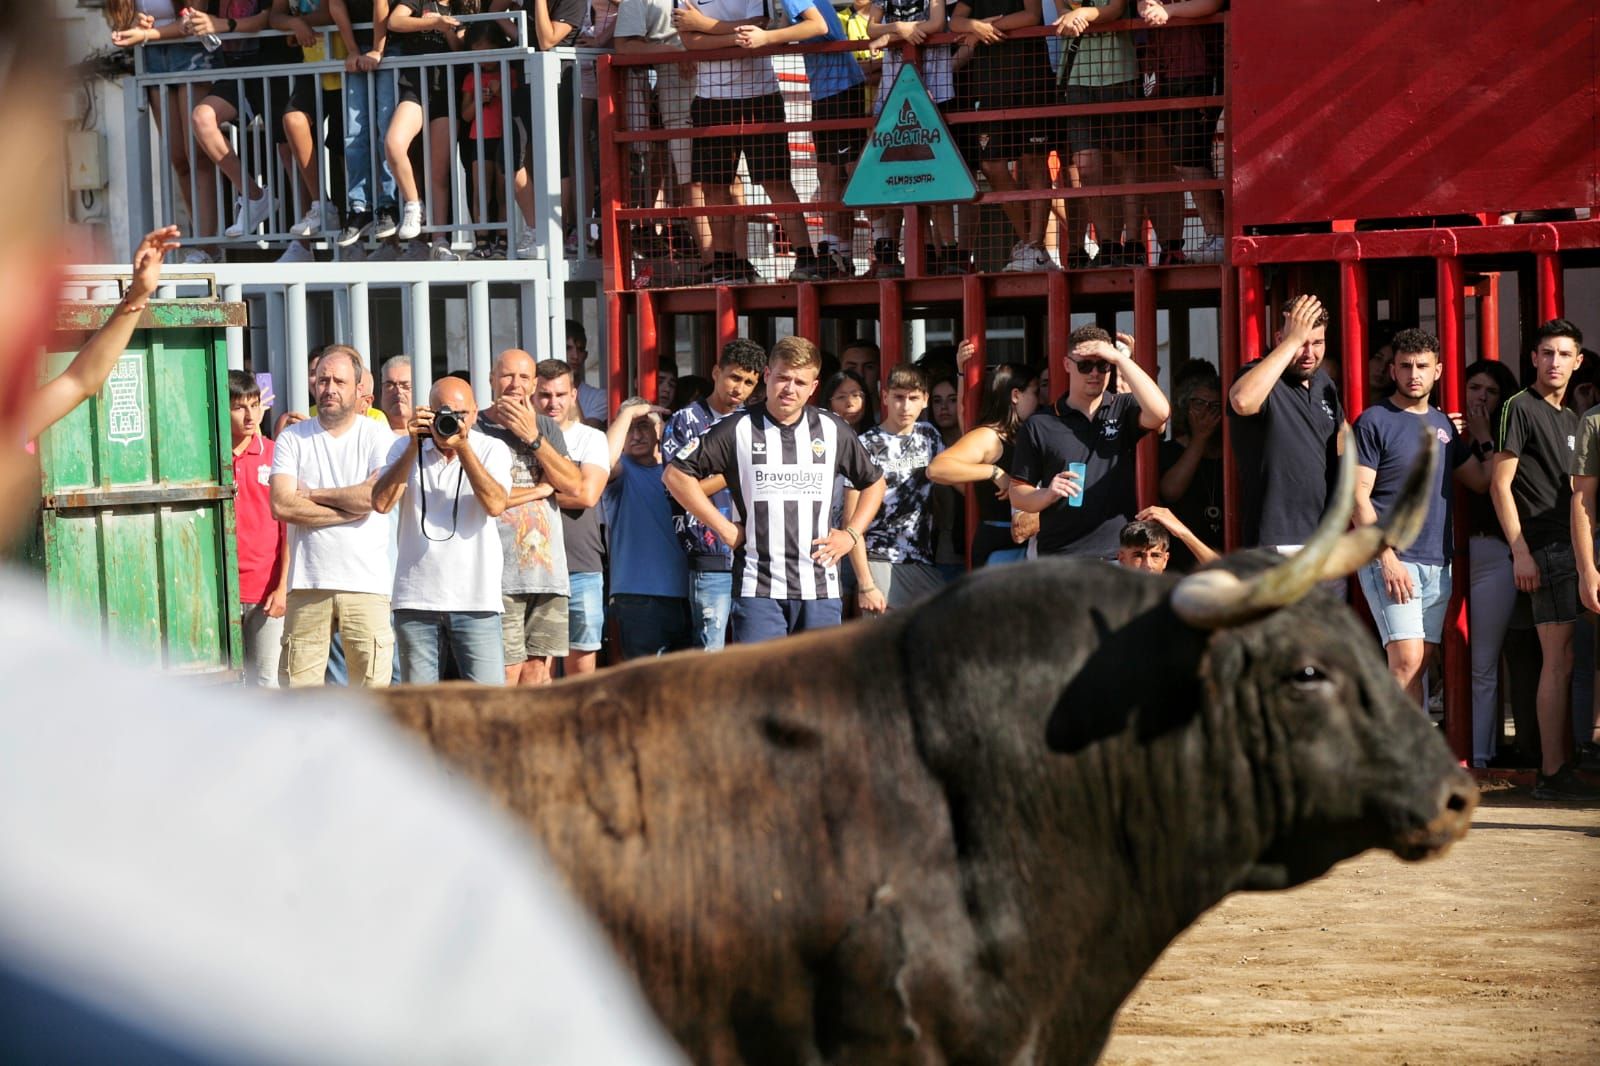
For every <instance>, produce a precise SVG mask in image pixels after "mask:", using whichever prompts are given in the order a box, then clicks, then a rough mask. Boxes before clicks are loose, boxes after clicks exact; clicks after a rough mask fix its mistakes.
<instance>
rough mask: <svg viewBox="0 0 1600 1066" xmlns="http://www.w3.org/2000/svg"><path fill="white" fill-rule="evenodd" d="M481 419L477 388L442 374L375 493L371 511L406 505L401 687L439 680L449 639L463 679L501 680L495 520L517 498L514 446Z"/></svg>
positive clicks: (397, 583) (398, 589)
mask: <svg viewBox="0 0 1600 1066" xmlns="http://www.w3.org/2000/svg"><path fill="white" fill-rule="evenodd" d="M477 418H478V408H477V404H476V403H475V402H474V400H473V398H472V386H470V385H468V384H467V383H466V382H465V381H462V380H461V379H460V378H440V379H439V381H438V382H436V383H435V384H434V386H433V391H431V392H430V393H429V394H428V405H427V406H426V407H417V408H415V409H414V410H413V411H412V412H411V418H410V420H409V421H408V422H407V423H406V430H407V432H406V435H405V436H404V437H403V438H402V439H400V440H397V441H395V442H394V447H393V448H392V449H391V450H390V452H389V461H388V464H387V466H386V467H385V468H384V471H383V473H382V474H380V475H379V476H378V482H377V484H375V485H374V486H373V487H372V507H373V510H375V511H378V512H381V513H382V514H388V513H389V512H390V511H392V510H394V509H395V507H396V506H399V507H400V509H401V510H400V542H399V551H398V555H397V558H396V562H395V571H394V595H393V597H392V599H391V602H392V603H393V606H394V629H395V639H396V641H397V642H398V644H399V647H400V680H401V682H402V683H404V684H408V685H427V684H432V683H433V682H435V681H438V680H439V653H440V649H441V648H443V647H444V644H445V642H446V641H448V642H449V644H450V650H451V652H452V653H453V654H454V656H455V661H456V666H457V667H458V668H459V669H460V672H461V677H462V678H463V679H464V680H467V681H476V682H478V683H480V684H484V685H501V684H504V683H505V655H504V651H503V648H502V646H501V635H500V612H501V603H500V572H501V569H502V560H501V553H500V533H499V530H498V523H497V522H496V521H495V519H496V518H498V517H499V515H500V514H501V512H503V511H504V510H505V509H506V504H507V503H508V502H509V501H510V498H511V449H510V448H508V447H506V445H505V443H504V442H502V441H499V440H496V439H495V438H493V437H491V436H489V435H487V434H485V433H483V432H482V431H481V430H478V429H475V428H473V423H474V422H476V421H477ZM451 423H453V424H451Z"/></svg>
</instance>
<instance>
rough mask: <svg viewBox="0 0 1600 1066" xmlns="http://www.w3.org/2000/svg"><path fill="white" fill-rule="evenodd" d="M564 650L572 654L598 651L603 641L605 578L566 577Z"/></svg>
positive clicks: (576, 575)
mask: <svg viewBox="0 0 1600 1066" xmlns="http://www.w3.org/2000/svg"><path fill="white" fill-rule="evenodd" d="M567 584H568V585H569V586H570V588H569V591H568V594H567V595H568V599H567V647H568V648H569V649H570V650H572V651H599V650H600V645H601V643H602V642H603V641H604V638H605V629H606V603H605V575H604V574H601V573H576V574H568V575H567Z"/></svg>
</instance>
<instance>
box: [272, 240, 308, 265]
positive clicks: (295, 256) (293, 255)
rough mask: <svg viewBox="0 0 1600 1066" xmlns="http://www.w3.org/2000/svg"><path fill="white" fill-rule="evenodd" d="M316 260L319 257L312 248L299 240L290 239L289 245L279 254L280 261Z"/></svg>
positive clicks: (306, 261)
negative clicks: (312, 251)
mask: <svg viewBox="0 0 1600 1066" xmlns="http://www.w3.org/2000/svg"><path fill="white" fill-rule="evenodd" d="M316 261H317V257H316V256H315V255H313V254H312V253H311V249H310V248H307V247H306V246H305V245H304V244H301V243H300V242H299V241H290V242H289V247H287V248H285V249H284V250H283V254H282V255H280V256H278V262H280V263H315V262H316Z"/></svg>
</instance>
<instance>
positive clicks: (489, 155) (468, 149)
mask: <svg viewBox="0 0 1600 1066" xmlns="http://www.w3.org/2000/svg"><path fill="white" fill-rule="evenodd" d="M479 144H482V145H483V163H484V166H490V167H503V166H505V162H506V160H505V156H504V155H503V154H502V153H503V152H504V151H505V142H504V141H503V140H501V139H500V138H499V137H485V138H483V139H482V140H481V141H480V140H479V139H478V138H476V137H473V136H472V135H471V134H469V133H467V131H466V127H465V126H463V127H462V128H461V136H460V137H457V138H456V154H457V155H459V156H460V157H461V165H462V166H464V167H466V168H467V170H468V171H469V172H470V171H471V169H472V168H473V167H475V166H477V165H478V145H479ZM512 165H513V166H515V165H516V157H515V156H513V157H512Z"/></svg>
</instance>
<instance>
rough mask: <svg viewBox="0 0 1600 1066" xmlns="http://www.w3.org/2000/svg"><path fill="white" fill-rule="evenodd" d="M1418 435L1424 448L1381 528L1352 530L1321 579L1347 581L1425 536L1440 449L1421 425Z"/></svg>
mask: <svg viewBox="0 0 1600 1066" xmlns="http://www.w3.org/2000/svg"><path fill="white" fill-rule="evenodd" d="M1418 433H1419V434H1420V435H1421V437H1422V446H1421V449H1420V454H1419V455H1418V456H1417V461H1416V462H1414V463H1412V464H1411V472H1410V473H1409V474H1407V475H1406V483H1405V487H1404V488H1402V489H1401V490H1400V495H1399V497H1398V498H1396V500H1395V502H1394V506H1393V507H1392V508H1390V509H1389V515H1388V517H1387V518H1385V519H1384V521H1383V524H1382V525H1377V526H1362V527H1361V528H1360V529H1352V530H1350V531H1349V532H1348V533H1346V534H1344V536H1342V537H1340V538H1339V544H1338V546H1337V547H1335V548H1334V550H1333V554H1332V555H1330V556H1328V558H1327V560H1326V561H1325V562H1324V563H1323V564H1322V579H1323V580H1324V581H1333V580H1335V579H1336V578H1341V577H1348V576H1349V575H1351V574H1353V573H1355V572H1356V571H1357V570H1359V569H1361V568H1362V567H1363V566H1366V565H1367V564H1368V563H1370V562H1371V561H1372V560H1374V559H1376V558H1377V557H1378V553H1379V552H1381V551H1383V549H1385V548H1394V549H1395V550H1397V551H1403V550H1405V549H1406V548H1409V547H1411V542H1412V541H1414V540H1416V539H1417V535H1418V534H1419V533H1421V532H1422V526H1423V524H1424V523H1425V522H1427V520H1428V506H1429V504H1431V503H1432V502H1433V500H1432V496H1433V479H1434V476H1435V471H1436V470H1437V469H1438V464H1439V449H1438V447H1437V446H1436V445H1435V444H1434V440H1433V429H1432V427H1430V426H1429V425H1428V424H1427V423H1426V422H1424V423H1422V426H1421V428H1420V429H1419V430H1418Z"/></svg>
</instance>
